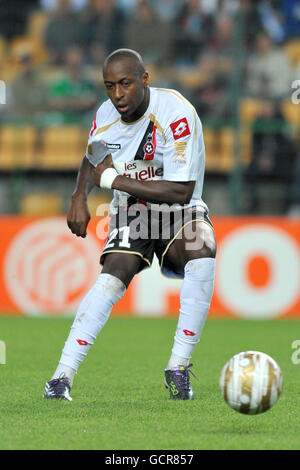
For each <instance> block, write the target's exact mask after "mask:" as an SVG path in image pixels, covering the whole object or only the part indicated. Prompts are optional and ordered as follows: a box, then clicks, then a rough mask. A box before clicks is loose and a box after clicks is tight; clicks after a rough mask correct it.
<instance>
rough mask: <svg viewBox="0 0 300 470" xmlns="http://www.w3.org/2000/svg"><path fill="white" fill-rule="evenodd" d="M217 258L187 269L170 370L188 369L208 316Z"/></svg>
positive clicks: (190, 264)
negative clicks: (182, 367)
mask: <svg viewBox="0 0 300 470" xmlns="http://www.w3.org/2000/svg"><path fill="white" fill-rule="evenodd" d="M215 263H216V261H215V259H214V258H198V259H194V260H191V261H188V263H187V264H186V265H185V268H184V280H183V283H182V287H181V291H180V311H179V319H178V324H177V330H176V333H175V337H174V345H173V349H172V354H171V357H170V360H169V362H168V365H167V369H172V368H173V367H175V366H176V365H184V366H187V365H188V364H189V361H190V358H191V357H192V353H193V351H194V348H195V346H196V344H197V343H198V342H199V340H200V335H201V332H202V329H203V326H204V323H205V320H206V317H207V314H208V310H209V306H210V302H211V298H212V294H213V288H214V274H215Z"/></svg>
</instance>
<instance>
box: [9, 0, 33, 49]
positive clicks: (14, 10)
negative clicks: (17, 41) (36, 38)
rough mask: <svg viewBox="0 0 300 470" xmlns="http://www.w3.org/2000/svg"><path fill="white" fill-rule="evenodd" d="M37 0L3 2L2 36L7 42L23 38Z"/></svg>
mask: <svg viewBox="0 0 300 470" xmlns="http://www.w3.org/2000/svg"><path fill="white" fill-rule="evenodd" d="M36 6H37V0H27V1H26V2H24V0H1V1H0V34H1V36H3V37H4V38H5V39H7V40H9V41H10V40H11V39H14V38H15V37H16V36H22V35H23V34H24V33H25V30H26V22H27V19H28V16H29V14H30V12H31V11H32V10H33V9H34V8H36Z"/></svg>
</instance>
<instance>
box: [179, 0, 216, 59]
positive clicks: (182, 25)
mask: <svg viewBox="0 0 300 470" xmlns="http://www.w3.org/2000/svg"><path fill="white" fill-rule="evenodd" d="M210 27H211V16H210V15H207V14H206V13H204V12H203V10H202V9H201V3H200V2H199V0H186V1H185V2H184V4H183V6H182V7H181V9H180V11H179V13H178V15H177V18H176V19H175V21H174V28H175V31H176V34H175V39H174V51H173V54H174V58H175V60H177V62H181V63H187V64H191V63H193V61H194V60H195V59H196V57H197V56H198V55H199V53H200V52H201V50H202V49H203V48H204V45H205V42H206V41H207V38H208V37H209V35H210Z"/></svg>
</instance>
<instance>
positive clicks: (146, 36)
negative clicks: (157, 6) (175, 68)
mask: <svg viewBox="0 0 300 470" xmlns="http://www.w3.org/2000/svg"><path fill="white" fill-rule="evenodd" d="M124 45H125V47H128V48H130V49H135V50H137V51H138V52H139V53H140V54H141V55H142V57H143V59H144V61H145V62H146V63H147V62H148V63H156V64H157V63H163V62H165V61H168V60H170V56H171V25H170V23H167V22H164V21H162V20H161V19H160V18H159V17H158V15H157V14H156V12H155V10H154V8H153V7H152V6H151V4H150V2H148V1H146V0H141V1H140V2H139V4H138V5H137V8H136V11H135V14H134V16H133V17H132V18H131V19H130V20H129V21H128V23H127V25H126V30H125V38H124Z"/></svg>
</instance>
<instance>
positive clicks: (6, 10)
mask: <svg viewBox="0 0 300 470" xmlns="http://www.w3.org/2000/svg"><path fill="white" fill-rule="evenodd" d="M21 3H22V8H20V0H9V1H8V0H2V1H1V2H0V17H1V19H0V79H1V80H3V81H4V82H5V83H6V85H7V102H6V105H4V106H3V105H2V106H1V105H0V106H1V107H2V109H1V114H0V185H1V187H2V189H1V194H0V196H1V198H0V199H1V201H2V202H1V203H0V211H1V212H4V213H9V212H21V213H35V211H36V212H37V213H38V212H39V211H41V213H49V214H53V213H60V212H64V211H66V210H67V202H66V200H68V197H69V196H70V194H71V192H72V190H73V186H74V182H75V177H76V171H77V168H78V166H79V164H80V161H81V159H82V156H83V155H84V152H85V147H86V141H87V136H88V132H89V125H90V124H89V123H91V121H92V117H93V115H94V112H95V111H96V109H97V107H98V103H100V102H101V101H102V100H103V99H105V96H106V95H105V90H104V88H103V84H102V83H101V66H102V63H103V60H104V58H105V56H106V55H107V54H108V53H109V52H111V50H112V48H113V49H114V48H117V47H128V45H129V43H128V41H129V40H130V46H131V47H133V44H132V34H129V35H128V34H127V33H128V31H127V29H126V28H132V27H134V24H136V22H137V21H140V22H144V23H145V25H148V26H149V25H153V24H160V25H164V24H165V31H164V35H162V34H161V31H157V35H158V36H159V37H160V36H161V37H164V38H165V39H164V41H165V42H164V48H160V47H159V40H158V41H155V43H154V42H153V36H152V34H151V35H150V33H149V37H148V36H147V34H146V33H145V36H144V37H143V41H142V43H141V44H142V45H141V44H139V40H138V39H136V44H135V49H136V50H138V51H139V50H140V47H142V48H143V51H142V52H144V54H145V59H146V65H147V67H148V69H149V70H150V76H151V79H152V81H151V84H152V85H153V86H161V87H169V88H176V89H178V90H179V91H181V92H182V93H183V94H184V95H185V96H186V97H187V98H188V99H190V100H191V102H192V103H193V104H194V105H195V107H196V109H197V111H198V113H199V116H200V118H201V120H202V122H203V130H204V138H205V145H206V154H207V166H206V167H207V176H206V183H205V192H204V198H205V199H206V202H207V203H208V205H209V207H210V208H211V212H212V213H213V214H223V213H233V212H234V211H235V209H234V207H233V206H232V204H231V202H230V198H227V197H226V193H227V192H228V190H230V187H229V186H230V184H232V181H233V179H232V178H231V176H232V174H233V172H235V171H239V172H238V173H237V177H238V178H239V179H240V187H241V194H240V198H241V204H240V212H241V213H275V214H277V213H278V214H288V213H289V208H291V207H294V205H295V204H296V206H297V204H298V201H300V195H299V194H297V190H295V189H294V190H293V193H292V195H291V197H289V195H288V192H289V190H290V187H293V188H296V187H297V184H296V182H297V178H300V176H299V174H298V173H299V167H300V165H299V159H300V152H299V145H298V143H299V134H300V104H299V103H296V102H294V103H293V102H292V100H291V95H292V93H293V91H294V90H293V89H292V82H293V81H294V80H296V79H298V80H300V76H298V77H297V73H299V72H298V71H300V29H299V31H298V32H297V29H296V30H295V24H296V23H294V26H293V28H294V29H293V33H292V34H290V31H289V27H288V24H287V23H286V21H285V17H284V11H286V9H285V10H283V8H282V2H280V1H271V2H266V1H263V2H251V1H247V0H245V1H243V2H235V1H226V0H223V1H222V2H217V1H211V2H207V1H201V0H199V1H198V0H142V1H138V0H136V1H132V2H130V5H131V10H129V6H128V5H127V3H126V2H124V1H120V0H90V1H89V0H85V1H82V2H80V4H77V3H76V2H74V1H72V0H56V1H53V2H47V1H38V0H36V1H28V2H26V1H23V2H21ZM258 3H260V4H262V3H264V4H268V8H267V9H265V10H264V11H265V13H264V14H265V15H268V14H269V15H272V19H273V20H272V21H273V22H271V21H269V22H268V21H267V19H268V18H266V17H265V16H264V17H263V18H262V17H261V9H260V8H258ZM50 5H51V7H50ZM126 5H127V6H126ZM268 12H269V13H268ZM237 16H238V17H239V18H241V19H243V25H244V27H243V31H242V37H243V41H242V43H241V45H240V46H241V50H242V59H243V63H242V78H241V80H240V83H239V89H238V90H235V91H236V93H237V94H238V102H239V106H238V115H239V122H238V129H237V128H236V127H235V126H234V116H233V105H232V102H231V101H230V100H231V91H230V90H232V77H233V76H234V74H235V72H236V70H235V68H236V61H235V57H233V55H232V51H233V41H234V40H235V39H234V38H235V34H234V33H235V22H234V21H233V20H232V18H236V17H237ZM118 18H122V25H123V27H122V28H119V24H118V20H117V19H118ZM139 18H140V19H139ZM274 18H276V21H277V23H276V28H275V27H274ZM73 20H74V21H75V23H74V24H76V25H79V26H78V30H77V31H76V34H75V35H74V34H73V33H74V32H72V34H71V32H70V31H69V30H68V25H69V24H70V21H73ZM104 23H105V24H106V25H107V26H109V27H107V28H105V31H104V30H103V31H102V34H100V31H99V28H100V25H101V24H102V25H103V24H104ZM50 24H51V25H52V26H51V28H50V27H49V25H50ZM55 24H59V27H58V29H57V30H55V27H54V26H53V25H55ZM64 24H65V25H66V29H65V31H64V35H63V37H62V38H61V43H62V45H63V47H64V48H65V49H64V51H62V53H65V54H66V53H68V51H69V50H70V48H71V47H74V46H76V47H78V46H79V48H80V49H81V52H82V57H83V63H82V65H80V70H81V72H82V75H76V76H75V74H74V76H73V77H72V74H71V75H69V83H71V84H72V87H69V88H68V93H69V95H68V96H69V97H70V96H71V98H72V97H73V98H74V103H75V98H76V99H77V100H78V98H80V96H81V95H80V93H81V92H80V90H82V88H80V87H81V86H82V83H83V81H85V83H86V82H87V80H88V81H89V82H90V83H92V84H93V86H94V91H93V93H96V94H97V103H96V105H95V102H93V100H92V99H91V100H90V101H89V102H88V98H86V102H85V103H84V106H85V108H84V112H80V119H78V113H77V117H76V118H75V117H74V116H75V114H76V113H74V115H73V117H72V114H70V115H68V121H67V122H66V116H65V115H64V113H63V109H61V108H60V109H59V108H54V106H53V83H59V80H61V77H63V78H64V79H65V76H66V72H67V71H66V64H65V63H64V61H62V60H61V57H58V56H57V57H56V56H55V54H53V50H52V49H51V46H50V44H53V43H54V42H55V41H56V40H58V41H59V40H60V37H59V34H63V33H62V31H63V25H64ZM272 25H273V26H272ZM148 26H147V28H146V26H145V28H144V30H145V31H151V28H152V29H153V26H151V27H148ZM161 27H162V26H160V30H161ZM110 30H111V31H112V32H113V33H114V34H111V31H110ZM121 30H122V31H121ZM53 31H57V36H58V37H55V38H53V37H52V38H51V34H52V35H53ZM131 31H132V30H131ZM261 32H263V33H264V34H267V35H268V37H269V38H270V39H271V50H270V51H269V52H267V53H266V54H269V55H268V61H269V62H268V63H270V64H271V65H270V66H271V67H272V60H273V59H272V57H275V56H276V60H279V59H278V57H279V55H278V51H280V53H281V54H283V55H284V56H285V57H286V58H287V59H288V63H289V65H290V70H289V74H290V77H291V78H290V80H289V83H288V84H287V87H286V89H285V91H284V93H283V94H282V95H281V96H280V98H279V99H278V97H272V96H271V98H270V96H267V95H266V96H264V95H262V94H261V93H260V94H257V96H255V95H254V96H253V94H251V93H249V92H248V89H247V86H246V84H247V77H248V76H249V66H251V64H252V63H253V61H252V59H253V57H254V56H255V57H256V59H257V57H258V58H259V60H261V56H260V55H259V54H260V53H261V52H259V51H258V50H257V49H256V45H255V44H256V40H257V38H258V35H259V34H260V33H261ZM166 34H168V38H167V39H166ZM54 35H55V34H54ZM129 36H130V37H129ZM52 39H53V42H51V40H52ZM54 39H55V41H54ZM183 45H184V47H183ZM272 54H273V56H272ZM281 57H282V55H281ZM274 60H275V59H274ZM250 72H251V71H250ZM278 73H280V70H278ZM24 77H25V78H24ZM18 79H19V82H18V81H17V80H18ZM259 79H260V80H261V86H262V87H263V86H266V87H267V88H266V89H268V87H269V85H268V83H265V82H266V77H265V76H261V77H259ZM26 80H27V82H26ZM33 80H34V81H33ZM14 83H17V86H19V85H18V83H22V86H24V91H23V90H22V95H23V98H24V100H22V101H23V103H22V106H23V108H22V109H21V108H20V109H19V108H18V107H19V105H20V106H21V103H20V102H19V101H15V100H14V98H15V97H14V96H13V95H14V93H15V92H14ZM32 83H34V84H35V86H34V89H32V88H33V87H30V84H32ZM60 83H61V82H60ZM26 87H27V88H26ZM61 89H63V88H60V90H61ZM66 89H67V88H66ZM261 89H263V88H261ZM70 90H71V91H70ZM76 90H77V91H76ZM72 93H73V94H72ZM76 93H77V94H76ZM298 97H299V99H300V92H299V94H298ZM265 99H271V100H273V102H274V103H275V104H276V106H277V107H278V108H279V109H280V110H281V112H282V115H283V118H284V119H285V120H286V124H287V125H286V126H285V125H284V127H283V128H282V132H283V133H284V134H285V135H286V136H287V138H288V139H290V141H291V146H292V147H293V149H294V154H293V156H292V157H291V159H292V161H293V166H292V169H291V172H290V175H289V179H287V180H285V182H284V183H283V184H284V185H285V186H284V189H283V192H285V193H286V195H287V196H288V197H287V198H286V199H287V200H288V203H287V204H286V203H282V204H280V203H278V200H276V204H272V203H270V201H269V199H270V198H272V193H273V192H274V191H273V189H268V188H273V186H272V185H274V178H273V176H274V175H273V174H272V171H270V172H269V174H268V175H266V174H265V175H264V177H263V178H262V179H261V181H260V179H259V181H258V182H257V185H258V186H257V193H258V194H262V196H261V201H260V202H261V204H259V205H258V206H257V207H256V208H255V210H254V209H253V208H252V209H251V207H250V206H249V205H248V204H247V200H248V196H247V182H246V175H247V169H248V167H249V166H251V165H250V164H251V162H252V160H253V158H255V155H253V125H254V123H255V122H256V121H257V119H259V118H260V115H261V112H262V103H263V102H264V100H265ZM77 102H78V101H77ZM68 103H69V102H68ZM26 106H27V107H28V111H27V112H26ZM63 106H64V105H63ZM69 106H70V104H68V110H70V109H69ZM74 106H75V105H74ZM24 110H25V111H24ZM2 111H3V112H2ZM71 111H72V109H71ZM70 116H71V117H70ZM275 127H276V126H275ZM274 133H275V131H274ZM237 139H239V142H240V145H239V146H237V145H236V143H237ZM266 141H267V140H266ZM269 142H270V148H268V153H269V155H271V157H270V158H271V159H272V152H273V150H272V149H273V147H272V146H273V144H274V142H273V143H272V139H269ZM274 158H275V157H274ZM283 158H284V156H283ZM293 168H294V169H295V171H294V170H293ZM237 169H238V170H237ZM297 169H298V170H297ZM297 172H298V173H297ZM8 176H9V178H8ZM12 181H13V182H14V183H13V184H12ZM16 181H17V183H16ZM269 183H270V185H271V186H268V184H269ZM275 183H276V179H275ZM280 184H282V182H281V183H280ZM259 185H262V187H263V191H262V190H261V188H259ZM41 186H42V187H43V188H44V190H43V191H42V193H41V192H40V189H41ZM14 191H15V193H14V194H12V192H14ZM299 191H300V189H299ZM31 193H32V194H31ZM48 193H49V194H48ZM266 193H267V196H268V197H267V199H268V203H267V204H264V194H266ZM47 194H48V196H47ZM45 195H46V196H47V197H45ZM54 195H55V197H54ZM102 197H104V200H107V197H108V194H105V193H104V195H103V196H102V195H101V194H99V195H96V196H90V204H91V207H92V208H93V209H92V212H93V213H95V210H96V209H95V208H96V206H97V204H98V202H97V201H98V200H102ZM18 198H19V201H18V203H16V200H17V199H18ZM13 201H15V202H13ZM46 201H47V202H46ZM296 213H297V211H296ZM299 216H300V208H299Z"/></svg>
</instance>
